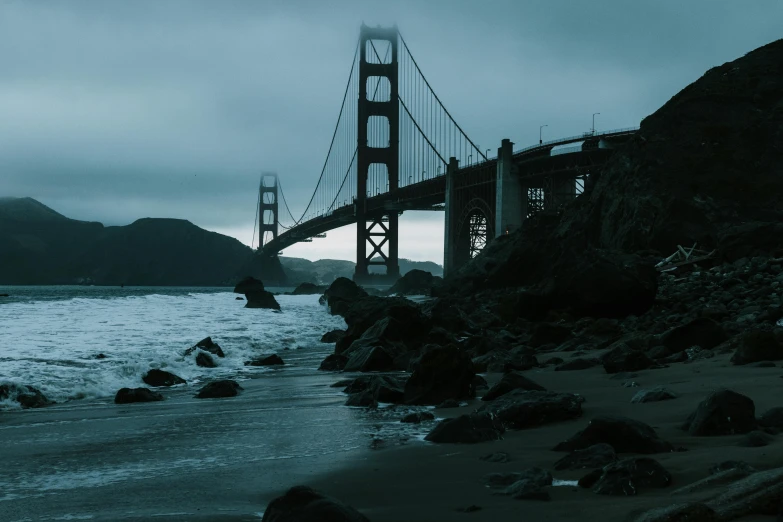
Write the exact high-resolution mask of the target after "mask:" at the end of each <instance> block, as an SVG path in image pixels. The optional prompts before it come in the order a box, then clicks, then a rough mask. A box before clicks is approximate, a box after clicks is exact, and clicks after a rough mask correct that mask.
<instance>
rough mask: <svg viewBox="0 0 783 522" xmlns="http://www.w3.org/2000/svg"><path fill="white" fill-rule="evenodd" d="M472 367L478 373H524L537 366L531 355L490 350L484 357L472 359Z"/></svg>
mask: <svg viewBox="0 0 783 522" xmlns="http://www.w3.org/2000/svg"><path fill="white" fill-rule="evenodd" d="M473 366H474V368H475V369H476V371H477V372H479V373H486V372H504V371H507V369H511V370H512V371H514V370H516V371H525V370H529V369H531V368H535V367H536V366H538V361H537V360H536V358H535V356H533V355H531V354H520V353H512V352H509V351H506V350H492V351H490V352H488V353H485V354H484V355H480V356H478V357H475V358H473Z"/></svg>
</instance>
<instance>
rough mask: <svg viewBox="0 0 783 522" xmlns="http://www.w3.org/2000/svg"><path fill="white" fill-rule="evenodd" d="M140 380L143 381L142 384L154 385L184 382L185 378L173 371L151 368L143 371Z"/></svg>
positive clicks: (170, 384)
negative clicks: (145, 371)
mask: <svg viewBox="0 0 783 522" xmlns="http://www.w3.org/2000/svg"><path fill="white" fill-rule="evenodd" d="M141 380H142V381H144V384H146V385H147V386H155V387H160V386H176V385H177V384H185V379H183V378H181V377H178V376H176V375H174V374H173V373H170V372H167V371H164V370H158V369H156V368H153V369H152V370H150V371H148V372H147V373H145V374H144V375H143V376H142V378H141Z"/></svg>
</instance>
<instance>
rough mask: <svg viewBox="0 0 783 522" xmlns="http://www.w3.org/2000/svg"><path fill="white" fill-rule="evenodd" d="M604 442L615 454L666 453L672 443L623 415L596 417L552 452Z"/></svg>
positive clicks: (643, 424)
mask: <svg viewBox="0 0 783 522" xmlns="http://www.w3.org/2000/svg"><path fill="white" fill-rule="evenodd" d="M599 443H605V444H609V445H610V446H612V448H614V450H615V451H616V452H617V453H642V454H651V453H666V452H670V451H674V446H672V445H671V444H670V443H668V442H666V441H665V440H663V439H661V438H659V437H658V434H657V433H655V430H654V429H653V428H652V427H650V426H649V425H647V424H645V423H643V422H640V421H637V420H633V419H629V418H626V417H596V418H594V419H592V420H591V421H590V422H589V423H588V424H587V427H586V428H585V429H583V430H582V431H580V432H578V433H576V434H575V435H574V436H572V437H571V438H570V439H568V440H566V441H564V442H561V443H560V444H558V445H556V446H555V447H554V450H555V451H574V450H580V449H585V448H588V447H590V446H592V445H594V444H599Z"/></svg>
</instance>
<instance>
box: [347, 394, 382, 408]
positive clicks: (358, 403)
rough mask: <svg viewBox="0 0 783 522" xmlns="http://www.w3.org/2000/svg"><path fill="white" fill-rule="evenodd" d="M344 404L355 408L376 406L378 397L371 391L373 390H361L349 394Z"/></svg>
mask: <svg viewBox="0 0 783 522" xmlns="http://www.w3.org/2000/svg"><path fill="white" fill-rule="evenodd" d="M345 405H346V406H354V407H357V408H377V407H378V397H377V396H376V395H375V393H373V390H363V391H360V392H358V393H352V394H351V395H349V396H348V400H346V401H345Z"/></svg>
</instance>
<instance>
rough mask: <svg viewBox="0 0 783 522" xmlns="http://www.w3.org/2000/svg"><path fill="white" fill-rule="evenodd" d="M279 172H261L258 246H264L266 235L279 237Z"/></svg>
mask: <svg viewBox="0 0 783 522" xmlns="http://www.w3.org/2000/svg"><path fill="white" fill-rule="evenodd" d="M277 187H278V183H277V174H275V173H264V174H261V187H260V188H259V191H260V194H259V195H258V198H259V205H258V248H259V249H262V248H264V236H265V235H266V233H267V232H271V233H272V239H273V240H274V239H277V210H278V207H277Z"/></svg>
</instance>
